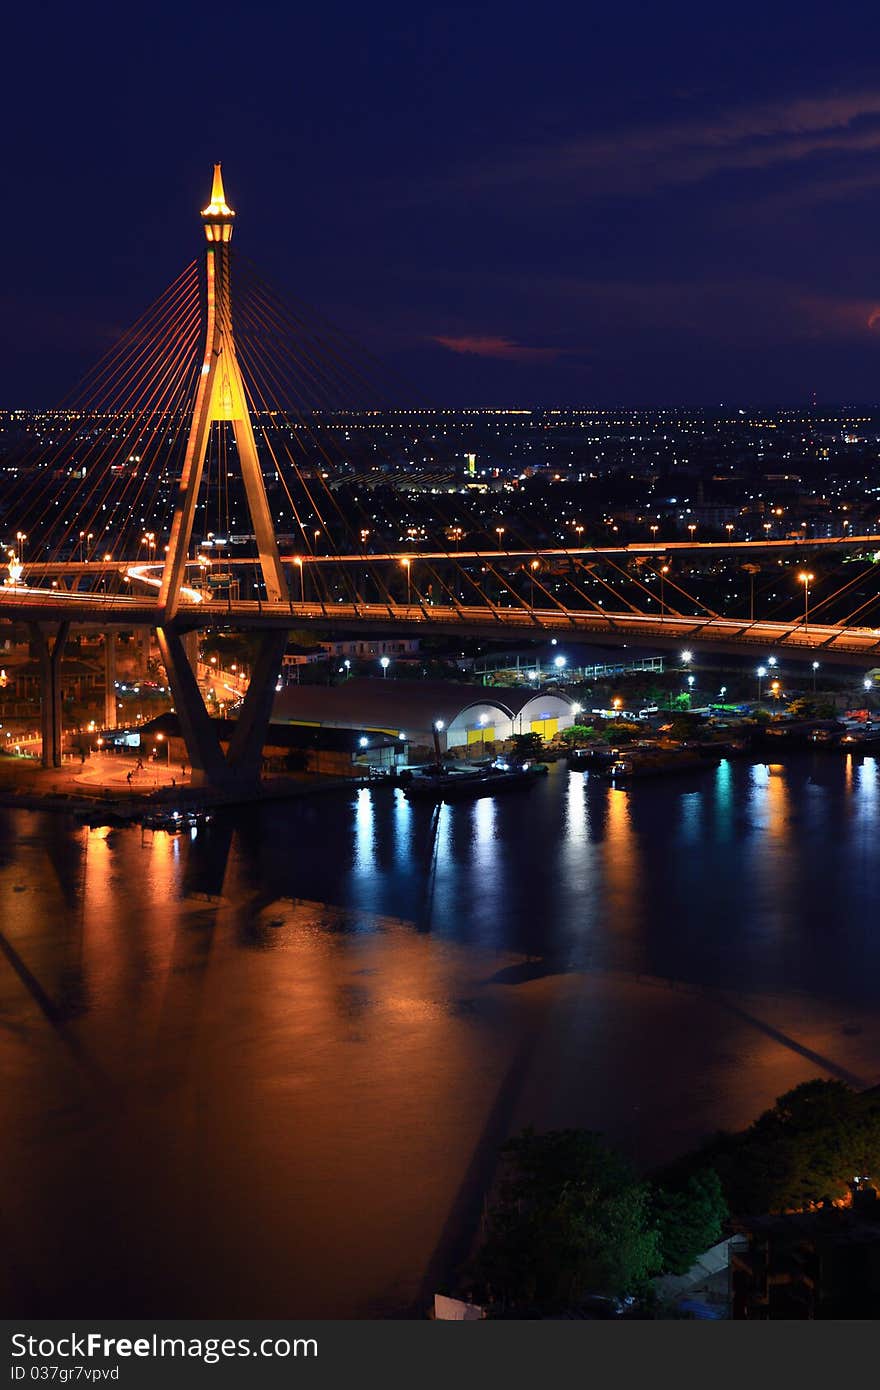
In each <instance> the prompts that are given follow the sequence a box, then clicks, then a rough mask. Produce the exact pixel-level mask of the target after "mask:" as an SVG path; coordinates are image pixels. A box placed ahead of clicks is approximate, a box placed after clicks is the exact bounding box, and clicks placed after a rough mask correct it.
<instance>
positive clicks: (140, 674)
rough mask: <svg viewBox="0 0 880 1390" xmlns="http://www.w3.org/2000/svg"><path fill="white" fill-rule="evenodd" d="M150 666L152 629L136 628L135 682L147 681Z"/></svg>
mask: <svg viewBox="0 0 880 1390" xmlns="http://www.w3.org/2000/svg"><path fill="white" fill-rule="evenodd" d="M149 665H150V629H149V628H148V627H136V628H135V630H134V674H135V680H142V681H143V680H146V678H147V675H148V673H149Z"/></svg>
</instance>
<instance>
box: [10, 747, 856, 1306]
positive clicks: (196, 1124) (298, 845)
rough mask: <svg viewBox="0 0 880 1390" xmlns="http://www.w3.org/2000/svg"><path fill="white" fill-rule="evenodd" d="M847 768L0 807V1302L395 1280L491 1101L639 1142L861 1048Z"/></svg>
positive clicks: (52, 1302)
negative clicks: (146, 807) (95, 811)
mask: <svg viewBox="0 0 880 1390" xmlns="http://www.w3.org/2000/svg"><path fill="white" fill-rule="evenodd" d="M878 791H880V779H878V767H877V763H876V761H875V760H874V759H865V760H863V761H859V760H850V761H849V762H848V763H843V762H841V761H839V760H837V759H835V758H834V757H831V756H829V755H825V756H822V755H816V756H815V757H805V758H801V759H796V758H793V759H791V760H790V761H788V762H787V763H786V764H785V765H784V766H777V765H773V766H770V767H766V766H763V765H762V766H757V767H752V766H750V765H749V764H747V763H729V762H725V763H722V764H721V765H720V766H719V767H718V769H717V770H712V769H707V770H706V772H705V774H699V779H698V780H696V781H694V780H691V779H683V780H682V781H681V782H680V783H678V784H676V783H674V782H673V781H672V780H670V781H669V782H668V783H663V782H660V781H657V782H651V783H647V782H646V783H644V784H634V785H633V786H632V788H631V789H630V790H627V791H620V790H617V789H615V788H612V787H610V786H609V785H608V783H607V782H605V781H603V780H601V779H596V778H591V777H589V776H586V777H585V776H584V775H583V774H582V773H569V771H568V770H567V769H566V768H565V767H563V766H562V765H556V766H555V767H554V768H553V769H552V771H551V773H550V775H549V776H548V777H546V778H543V779H541V781H540V782H539V783H538V784H536V785H535V787H534V788H533V790H532V791H530V792H529V793H528V795H527V796H525V797H522V798H517V797H510V798H505V799H499V800H498V801H497V802H496V801H493V800H491V799H482V800H478V801H476V802H474V803H471V804H463V805H455V806H442V807H440V808H431V807H426V806H416V805H410V804H409V803H408V802H407V801H406V799H405V797H403V795H402V794H401V793H400V792H399V791H392V790H390V789H377V790H375V791H374V790H366V789H365V790H362V791H359V792H358V793H356V794H355V795H352V794H351V793H348V792H343V793H341V794H340V795H339V796H338V797H327V798H322V799H321V800H320V801H319V800H318V799H314V800H311V801H305V800H304V801H301V802H296V803H291V804H289V805H280V804H273V805H271V806H270V805H267V806H265V807H263V808H260V809H258V810H256V811H248V813H247V814H245V815H241V816H238V815H234V814H232V815H228V816H219V817H217V819H216V820H215V821H214V822H213V823H212V824H211V826H210V827H208V829H207V831H205V832H200V833H199V835H198V836H197V837H196V838H195V839H189V838H185V837H169V836H167V835H164V834H157V835H155V836H153V837H152V838H150V837H141V836H140V835H139V833H138V832H136V831H133V832H112V833H110V834H107V833H106V832H94V831H87V830H84V829H82V828H80V827H74V826H72V825H70V824H68V823H67V822H65V821H63V820H61V819H60V818H52V817H48V816H45V817H40V816H36V815H34V814H32V813H27V812H17V813H11V812H6V813H0V821H2V825H0V829H2V831H3V835H2V838H0V844H2V846H3V851H2V855H0V939H2V944H3V947H4V949H3V953H2V957H0V1076H2V1079H3V1083H4V1084H3V1118H4V1124H3V1131H2V1132H3V1136H4V1137H3V1140H2V1141H0V1182H2V1184H3V1186H4V1190H6V1191H9V1192H14V1193H15V1194H16V1202H15V1203H14V1204H11V1205H10V1208H9V1209H8V1211H7V1214H6V1226H7V1227H8V1229H5V1230H4V1239H5V1241H6V1243H7V1248H8V1249H10V1250H11V1251H12V1254H13V1256H14V1258H10V1259H9V1260H7V1261H6V1273H3V1271H2V1270H0V1297H3V1298H4V1306H6V1307H7V1308H15V1307H25V1306H27V1307H28V1309H29V1311H31V1312H33V1313H36V1311H37V1310H43V1311H45V1312H46V1313H47V1314H48V1313H52V1312H57V1311H59V1310H60V1309H62V1308H63V1309H64V1311H65V1312H66V1313H68V1314H69V1313H70V1312H71V1309H73V1308H74V1305H76V1306H77V1308H78V1309H80V1310H82V1309H85V1310H90V1311H92V1312H93V1311H95V1309H96V1308H99V1309H101V1310H102V1311H104V1312H107V1311H108V1310H109V1309H116V1310H117V1311H118V1312H119V1313H120V1314H122V1313H126V1312H131V1311H132V1310H133V1308H134V1307H135V1305H134V1304H131V1303H128V1304H126V1302H125V1299H126V1297H127V1296H128V1294H129V1293H131V1294H132V1296H133V1297H134V1296H135V1295H136V1311H138V1312H140V1313H141V1314H142V1315H144V1316H146V1315H148V1314H149V1313H150V1312H151V1311H152V1312H160V1311H165V1312H167V1310H168V1308H169V1307H172V1308H174V1309H175V1311H179V1312H180V1313H181V1315H183V1314H184V1313H187V1314H188V1313H191V1312H192V1313H197V1312H198V1311H200V1310H201V1309H204V1310H206V1311H209V1312H213V1313H215V1314H216V1313H218V1312H220V1311H222V1312H224V1313H227V1312H228V1313H232V1312H235V1311H238V1312H240V1313H241V1314H242V1315H247V1314H250V1313H254V1314H264V1315H272V1314H275V1313H277V1314H278V1315H281V1314H283V1313H286V1312H289V1311H290V1308H291V1307H296V1308H297V1309H298V1310H302V1311H304V1312H309V1311H315V1310H318V1311H320V1312H322V1313H324V1314H325V1315H329V1314H332V1313H335V1312H344V1313H361V1314H363V1313H364V1312H365V1311H366V1310H369V1309H373V1308H374V1300H375V1297H376V1291H377V1289H380V1290H381V1291H382V1297H383V1298H385V1299H386V1300H388V1301H389V1305H393V1306H394V1307H397V1308H399V1307H401V1306H404V1305H406V1304H407V1300H408V1299H409V1298H411V1297H412V1296H413V1295H414V1289H415V1288H416V1287H417V1285H418V1281H419V1278H420V1277H421V1275H420V1271H421V1270H422V1268H423V1266H424V1264H425V1261H427V1260H428V1259H429V1257H430V1255H431V1252H432V1251H434V1250H436V1249H437V1248H439V1246H440V1245H441V1244H442V1233H443V1231H444V1229H445V1226H446V1223H447V1222H448V1221H450V1220H451V1217H450V1212H452V1211H453V1210H458V1207H457V1205H456V1204H457V1202H458V1201H459V1195H460V1194H459V1186H460V1184H461V1183H462V1182H463V1175H465V1174H468V1173H470V1172H472V1171H475V1170H473V1168H472V1165H473V1163H474V1161H475V1160H474V1155H475V1153H476V1152H477V1150H479V1149H480V1146H481V1145H487V1146H488V1148H489V1149H491V1148H492V1147H493V1145H495V1143H496V1141H500V1139H501V1138H503V1137H504V1130H503V1127H504V1125H506V1124H508V1123H512V1122H513V1120H512V1117H513V1115H514V1114H517V1115H518V1116H519V1118H520V1119H521V1121H522V1122H526V1121H527V1120H535V1121H536V1122H537V1123H542V1122H555V1123H570V1122H584V1123H589V1124H590V1125H593V1126H594V1127H599V1128H608V1129H610V1130H611V1131H613V1132H617V1133H619V1134H623V1135H624V1136H626V1137H627V1141H628V1142H629V1140H630V1139H631V1140H632V1143H633V1145H634V1146H636V1147H637V1152H638V1154H639V1155H644V1154H649V1153H653V1152H656V1151H657V1150H658V1148H661V1149H662V1146H663V1145H664V1144H667V1145H668V1144H675V1143H677V1142H678V1140H677V1138H676V1136H678V1135H680V1134H681V1133H683V1132H685V1131H687V1132H688V1133H690V1131H691V1130H692V1129H694V1128H696V1129H697V1132H698V1133H699V1132H702V1130H701V1129H700V1126H703V1127H704V1128H706V1127H708V1128H710V1129H711V1128H712V1127H714V1126H715V1125H717V1124H721V1123H724V1124H730V1123H732V1122H736V1121H737V1120H739V1119H740V1118H742V1119H749V1118H751V1115H752V1114H753V1112H754V1107H755V1103H756V1096H757V1095H758V1093H759V1091H760V1093H761V1096H762V1098H763V1097H764V1094H765V1092H767V1093H769V1094H767V1099H772V1096H773V1095H774V1094H776V1093H777V1090H776V1088H777V1087H778V1089H779V1090H781V1089H784V1088H785V1083H788V1082H791V1081H793V1080H798V1079H803V1077H804V1076H805V1075H810V1074H816V1072H815V1068H816V1067H817V1066H821V1065H826V1062H825V1061H823V1059H827V1068H828V1070H829V1074H838V1073H834V1072H833V1067H834V1066H837V1067H838V1072H839V1074H844V1071H845V1072H846V1074H850V1073H852V1074H854V1075H862V1076H867V1077H868V1079H872V1077H873V1072H872V1069H871V1061H870V1058H871V1054H870V1050H869V1048H868V1042H867V1041H866V1042H865V1043H864V1044H863V1043H862V1042H861V1041H860V1040H861V1038H862V1036H863V1032H862V1031H860V1030H863V1031H864V1036H865V1038H867V1037H868V1036H869V1033H870V1019H871V1018H873V1017H874V1016H875V1015H876V1012H877V1009H876V1005H877V992H878V988H880V985H878V980H880V971H878V967H880V940H878V933H877V932H876V930H875V929H874V922H875V920H876V913H875V899H876V883H877V875H878V868H880V864H878V855H880V835H878V831H880V823H878V818H880V797H878ZM643 974H644V975H645V976H648V977H650V979H651V980H652V981H655V982H657V981H660V982H666V983H664V986H663V989H662V990H661V989H660V988H659V987H657V986H656V984H655V985H648V984H645V983H644V982H643V980H642V978H641V976H642V975H643ZM668 982H673V983H674V984H675V985H676V987H677V988H676V989H675V990H670V989H669V988H668ZM652 989H653V991H654V992H653V993H651V990H652ZM718 990H722V991H724V992H725V997H726V996H727V995H728V994H730V993H731V992H732V991H748V992H750V993H751V994H757V995H760V996H761V1000H762V1002H761V1006H760V1007H757V1006H755V1005H753V1004H749V1006H748V1007H745V1006H743V1007H740V1008H739V1012H738V1013H736V1012H735V1011H734V1010H732V1009H728V1010H727V1012H726V1013H724V1014H723V1017H722V1015H721V1013H720V1012H719V1006H718V1005H717V1003H716V1002H707V1000H708V1001H716V1000H717V993H716V992H717V991H718ZM646 991H647V992H646ZM704 991H708V993H704ZM771 999H772V1000H774V1001H775V1003H773V1005H772V1008H771V1005H770V1004H769V1003H768V1002H767V1001H768V1000H771ZM805 1001H806V1002H805ZM737 1007H739V1006H737ZM774 1010H775V1012H774ZM860 1010H861V1012H860V1013H859V1012H858V1011H860ZM835 1011H838V1012H835ZM840 1011H842V1012H840ZM857 1013H858V1025H857V1026H856V1025H855V1024H854V1023H853V1022H852V1018H853V1016H854V1015H856V1014H857ZM841 1018H842V1019H843V1020H844V1022H846V1026H847V1027H848V1028H849V1029H850V1032H848V1033H844V1031H843V1028H842V1026H841V1024H840V1019H841ZM866 1019H867V1022H866ZM694 1036H699V1038H700V1046H699V1047H698V1048H695V1047H693V1046H692V1045H691V1044H692V1039H693V1037H694ZM843 1047H847V1048H850V1049H855V1050H856V1052H857V1049H858V1048H859V1047H863V1048H864V1050H863V1052H862V1053H861V1054H858V1055H856V1053H853V1055H852V1056H850V1055H849V1054H847V1055H846V1056H845V1057H844V1056H843V1055H842V1054H841V1051H840V1049H841V1048H843ZM585 1059H589V1065H586V1064H585ZM810 1067H812V1068H813V1070H812V1071H810V1070H809V1068H810ZM798 1068H800V1070H798ZM847 1068H848V1069H849V1070H847ZM780 1083H781V1084H780ZM521 1088H522V1089H521ZM762 1088H763V1089H762ZM636 1094H638V1095H639V1096H640V1100H639V1101H638V1104H639V1106H640V1109H639V1112H638V1119H636V1118H634V1115H635V1111H634V1106H635V1105H636V1103H637V1102H635V1101H634V1100H633V1099H632V1097H633V1096H634V1095H636ZM725 1106H726V1107H727V1108H726V1109H725V1108H724V1107H725ZM493 1126H494V1128H493ZM689 1126H690V1129H688V1127H689ZM499 1127H500V1129H499ZM480 1151H482V1150H480ZM96 1206H100V1209H101V1210H102V1211H104V1212H105V1213H106V1215H107V1220H106V1223H105V1226H102V1227H101V1230H100V1231H98V1232H97V1233H95V1231H94V1230H92V1229H91V1226H90V1222H91V1215H92V1213H93V1211H94V1210H95V1209H96ZM169 1213H171V1214H172V1215H171V1216H170V1217H169ZM170 1224H173V1230H170ZM175 1233H176V1234H175ZM83 1249H85V1250H88V1251H91V1252H92V1254H91V1256H90V1258H89V1260H88V1262H87V1264H86V1266H83V1267H80V1265H79V1264H78V1263H77V1260H75V1259H74V1258H73V1255H72V1254H71V1253H70V1252H77V1251H82V1250H83ZM65 1252H67V1253H65ZM13 1267H14V1268H15V1270H16V1271H17V1273H16V1287H17V1288H18V1289H19V1290H21V1291H23V1292H21V1293H20V1294H19V1293H18V1292H16V1289H15V1288H13V1287H12V1284H11V1282H10V1273H9V1271H10V1270H12V1269H13ZM119 1269H123V1270H124V1275H125V1278H124V1280H122V1281H120V1280H118V1279H117V1278H116V1274H115V1272H116V1271H117V1270H119ZM4 1281H5V1282H4ZM238 1289H241V1290H242V1291H243V1292H242V1293H241V1294H240V1295H239V1294H237V1293H235V1292H234V1291H235V1290H238ZM294 1295H295V1296H294ZM25 1296H26V1298H25ZM17 1297H21V1298H25V1302H22V1303H20V1304H18V1305H17V1304H16V1303H15V1298H17ZM222 1298H225V1299H226V1302H225V1303H223V1302H222ZM77 1299H79V1303H77ZM218 1299H220V1300H221V1301H218ZM249 1299H252V1301H251V1302H248V1300H249ZM28 1300H29V1301H28ZM90 1300H91V1301H90ZM163 1300H164V1301H163ZM169 1300H170V1301H169Z"/></svg>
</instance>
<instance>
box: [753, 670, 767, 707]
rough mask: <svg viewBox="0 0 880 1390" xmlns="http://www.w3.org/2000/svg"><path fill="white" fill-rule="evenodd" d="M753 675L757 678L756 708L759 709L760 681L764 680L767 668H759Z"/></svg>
mask: <svg viewBox="0 0 880 1390" xmlns="http://www.w3.org/2000/svg"><path fill="white" fill-rule="evenodd" d="M755 674H756V676H757V677H758V708H759V709H760V707H761V681H762V680H763V679H764V677H765V676H766V674H767V667H766V666H759V667H758V669H757V671H756V672H755Z"/></svg>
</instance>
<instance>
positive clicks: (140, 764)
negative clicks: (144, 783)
mask: <svg viewBox="0 0 880 1390" xmlns="http://www.w3.org/2000/svg"><path fill="white" fill-rule="evenodd" d="M134 770H135V772H143V770H144V760H143V758H138V760H137V764H136V766H135V769H134Z"/></svg>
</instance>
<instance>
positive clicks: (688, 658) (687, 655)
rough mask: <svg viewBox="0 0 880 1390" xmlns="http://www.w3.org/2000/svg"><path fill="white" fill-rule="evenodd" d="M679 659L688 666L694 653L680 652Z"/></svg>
mask: <svg viewBox="0 0 880 1390" xmlns="http://www.w3.org/2000/svg"><path fill="white" fill-rule="evenodd" d="M681 659H682V663H683V664H684V665H685V666H689V665H690V664H691V662H692V661H693V659H694V654H693V652H682V654H681Z"/></svg>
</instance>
